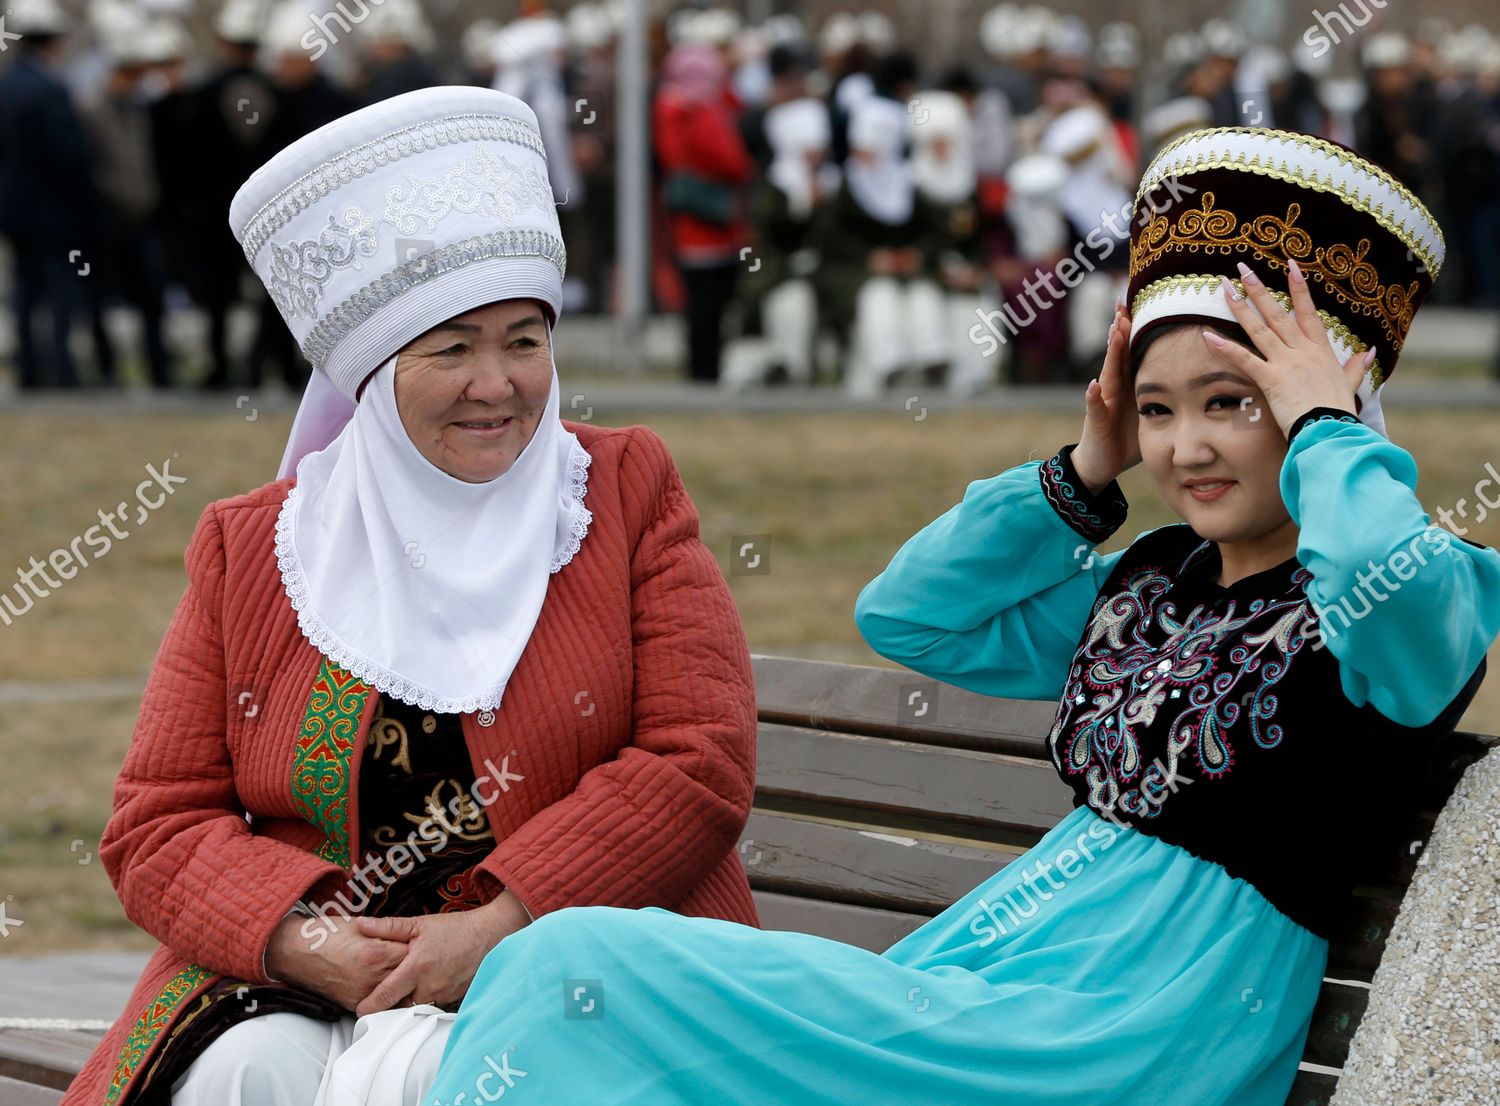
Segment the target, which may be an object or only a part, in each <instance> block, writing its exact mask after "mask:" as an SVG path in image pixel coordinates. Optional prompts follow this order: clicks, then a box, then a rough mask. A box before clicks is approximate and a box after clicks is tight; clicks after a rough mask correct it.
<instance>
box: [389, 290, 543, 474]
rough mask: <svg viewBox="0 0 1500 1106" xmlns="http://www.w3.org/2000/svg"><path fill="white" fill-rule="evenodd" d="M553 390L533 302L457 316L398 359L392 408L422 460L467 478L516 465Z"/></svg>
mask: <svg viewBox="0 0 1500 1106" xmlns="http://www.w3.org/2000/svg"><path fill="white" fill-rule="evenodd" d="M551 388H552V351H551V334H550V332H549V331H548V329H547V320H546V316H545V314H544V312H543V308H542V305H541V304H540V303H539V302H538V301H536V300H530V299H516V300H501V301H500V302H498V303H491V304H487V305H485V306H484V307H477V308H475V309H474V310H473V311H468V312H465V313H464V314H462V315H456V316H454V317H453V318H451V319H449V320H447V321H446V322H443V323H439V324H438V325H437V326H435V327H433V328H432V329H431V330H429V331H427V332H426V333H425V334H423V335H422V336H421V337H419V338H416V339H414V340H413V341H412V342H410V343H409V344H408V345H407V346H406V347H405V348H404V349H403V350H402V351H401V354H400V356H399V357H398V358H397V360H396V409H397V410H398V411H399V412H400V415H401V425H402V426H403V427H405V429H406V434H407V437H409V438H410V439H411V440H412V444H413V445H415V446H416V447H417V449H418V450H419V451H421V454H422V456H423V457H426V458H427V460H429V461H431V462H432V463H433V464H434V465H436V466H437V467H438V468H440V469H442V470H443V471H444V472H446V473H447V474H448V475H449V476H452V477H455V478H456V479H459V480H465V481H468V482H469V483H471V484H478V483H484V482H485V481H488V480H493V479H495V478H496V477H497V476H500V475H502V474H503V473H504V472H506V471H507V470H508V469H509V468H510V466H511V465H513V464H515V461H516V458H517V457H519V456H520V455H521V451H522V450H523V449H525V448H526V443H527V442H529V441H530V440H531V437H532V435H533V434H535V433H536V428H537V426H538V425H540V423H541V419H542V414H543V412H544V411H545V409H546V405H547V396H548V394H549V392H550V391H551Z"/></svg>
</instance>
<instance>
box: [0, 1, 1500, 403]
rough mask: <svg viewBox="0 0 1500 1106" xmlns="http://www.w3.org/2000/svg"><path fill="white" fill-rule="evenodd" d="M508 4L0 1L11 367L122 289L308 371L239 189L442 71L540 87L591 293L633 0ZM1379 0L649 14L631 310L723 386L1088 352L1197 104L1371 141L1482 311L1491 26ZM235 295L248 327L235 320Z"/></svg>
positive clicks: (105, 351) (246, 382) (604, 287)
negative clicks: (916, 46)
mask: <svg viewBox="0 0 1500 1106" xmlns="http://www.w3.org/2000/svg"><path fill="white" fill-rule="evenodd" d="M531 3H532V0H526V2H523V4H522V7H521V11H522V14H521V16H520V17H519V18H516V19H514V20H511V21H510V22H507V23H503V24H502V23H499V22H495V21H491V20H488V19H478V20H474V21H468V22H465V23H464V25H462V26H446V25H440V26H434V25H433V23H432V22H431V19H432V14H431V13H430V12H427V11H424V9H423V8H422V7H421V6H419V5H418V4H417V3H416V2H415V0H339V2H338V3H337V4H335V5H334V6H333V7H331V8H324V7H322V6H310V4H309V2H308V0H277V2H267V0H228V2H227V3H225V4H223V5H222V6H216V7H214V8H213V10H212V11H200V10H198V9H197V8H195V7H194V5H193V3H192V0H153V2H148V0H138V2H127V0H94V2H93V3H91V4H90V5H89V6H88V8H87V10H86V13H85V14H84V15H83V16H81V17H79V18H70V17H69V15H68V12H67V10H65V9H64V8H62V7H60V6H59V4H58V0H12V6H11V7H9V8H7V23H6V27H5V29H6V31H7V32H8V34H7V39H8V40H9V41H8V45H9V47H10V49H8V50H7V51H6V56H5V57H4V58H0V234H3V235H4V237H5V238H6V239H7V241H8V245H9V247H10V249H11V253H12V255H13V260H14V279H13V282H12V287H11V293H12V298H13V306H14V311H13V312H12V318H13V319H14V326H15V328H16V341H15V349H16V365H17V380H18V384H19V386H20V387H22V388H24V389H30V388H38V387H69V386H77V385H79V384H94V385H109V384H111V383H113V382H114V381H115V380H116V379H117V368H116V365H117V361H118V355H117V352H116V350H115V349H114V348H113V346H114V339H113V336H112V334H111V333H110V331H109V329H108V328H106V327H105V326H104V323H103V319H104V312H105V311H106V310H111V309H119V308H122V307H123V308H126V309H128V311H129V312H130V313H132V314H134V315H136V316H138V318H139V320H140V326H139V327H138V328H137V332H138V333H139V334H140V335H141V348H140V350H139V356H140V357H141V359H142V360H143V362H144V363H145V365H146V368H147V371H148V374H149V378H150V380H151V382H152V384H153V385H155V386H156V387H161V388H166V387H173V386H186V385H191V386H197V387H205V388H226V387H231V386H234V387H242V386H249V387H257V386H260V385H261V384H262V383H263V381H264V379H265V378H267V377H279V378H280V379H282V380H284V381H285V383H286V384H287V385H288V386H289V387H292V388H298V387H300V386H301V385H302V384H303V383H304V382H305V380H306V375H307V371H308V369H307V366H306V363H305V362H304V361H303V360H302V357H301V354H300V352H299V351H298V350H297V349H296V347H295V344H294V343H293V342H292V339H291V336H290V334H289V333H288V331H287V329H286V327H285V326H284V325H283V324H282V323H281V321H280V319H279V317H278V316H277V314H276V311H275V308H274V306H273V305H272V304H271V303H270V301H269V300H268V299H267V298H266V297H265V296H264V294H263V293H262V292H261V291H260V288H259V285H258V284H257V282H255V281H254V280H253V278H251V276H250V273H249V270H248V267H247V266H246V263H245V260H244V258H243V256H242V254H241V253H240V252H239V247H238V246H237V244H236V243H235V241H234V239H233V237H232V236H231V234H230V231H229V228H228V224H227V218H226V217H227V212H228V209H229V202H230V198H231V197H232V196H233V194H234V192H235V190H236V189H237V188H238V187H239V185H240V184H241V183H242V182H243V181H244V180H245V179H246V177H248V176H249V174H250V173H251V171H252V170H254V169H255V168H256V167H257V166H258V165H259V164H261V163H262V162H264V161H265V160H266V159H267V158H269V157H270V156H271V155H272V154H274V153H275V152H276V151H278V150H279V149H281V148H282V147H284V146H285V145H287V144H288V143H290V142H292V141H294V140H295V139H297V138H299V137H300V136H302V135H304V134H307V133H308V132H310V131H312V130H314V129H315V128H317V127H319V126H321V125H322V124H324V123H326V122H328V121H329V120H331V119H334V118H336V117H337V116H339V115H342V114H344V113H346V112H348V111H350V110H352V109H354V108H356V107H359V106H361V105H364V104H368V103H373V102H375V101H378V100H382V99H384V98H386V97H389V96H393V95H396V94H399V93H402V92H407V91H410V90H412V89H415V88H421V87H424V86H428V85H433V84H443V83H473V84H483V85H487V86H491V87H494V88H497V89H500V90H502V91H505V92H509V93H512V94H514V95H516V96H519V97H521V98H522V99H524V100H525V101H526V102H527V103H528V104H530V105H531V106H532V108H533V109H534V110H535V112H536V114H537V119H538V123H539V126H540V130H541V134H542V139H543V141H544V143H545V145H546V148H547V156H548V167H549V174H550V176H551V179H552V185H553V190H554V194H555V199H556V201H557V203H558V205H559V207H558V212H559V217H560V219H561V221H562V227H563V235H564V239H565V241H566V243H567V248H568V278H567V282H566V285H565V289H564V296H565V300H564V310H565V311H566V312H570V313H588V312H608V311H610V310H611V308H612V306H613V304H614V302H615V299H616V295H617V291H618V281H619V272H618V269H619V267H618V264H617V258H616V256H615V230H616V227H615V221H616V210H615V203H616V171H617V164H616V141H617V135H616V108H617V100H618V97H617V81H618V74H617V72H616V57H615V47H616V43H617V40H618V37H619V33H620V27H621V19H622V15H623V11H622V5H621V4H620V3H619V2H618V0H606V2H605V3H594V2H593V0H582V2H579V3H575V4H573V5H572V6H570V7H569V8H568V9H567V10H566V12H565V13H563V14H561V15H556V14H550V13H548V12H547V11H545V10H543V9H541V8H540V7H536V6H529V5H530V4H531ZM449 10H451V6H450V7H449ZM1367 15H1368V13H1367ZM1367 22H1369V23H1370V25H1369V26H1367V27H1355V26H1353V25H1351V24H1349V23H1348V21H1347V20H1345V21H1344V23H1345V28H1347V29H1345V28H1340V27H1339V26H1337V25H1336V24H1335V25H1331V26H1330V25H1328V24H1327V23H1324V24H1317V25H1313V26H1311V27H1309V28H1308V29H1307V32H1306V33H1305V34H1302V35H1300V36H1299V37H1298V39H1297V45H1296V47H1295V48H1294V49H1293V50H1292V51H1290V52H1287V51H1283V50H1281V49H1279V48H1277V47H1274V46H1270V45H1265V44H1258V43H1253V42H1251V41H1249V40H1248V39H1247V38H1246V36H1245V35H1244V34H1243V33H1242V32H1241V31H1240V30H1239V29H1238V28H1237V27H1236V26H1235V25H1233V24H1231V23H1228V22H1226V21H1222V20H1213V21H1210V22H1209V23H1207V24H1205V25H1204V26H1203V27H1201V28H1199V29H1197V30H1193V31H1179V32H1177V33H1174V34H1172V35H1170V36H1167V37H1165V38H1161V37H1158V36H1153V37H1151V38H1150V40H1149V42H1148V41H1146V40H1144V39H1143V36H1142V34H1141V31H1140V30H1139V29H1138V28H1137V27H1135V26H1133V25H1131V24H1129V23H1125V22H1113V23H1107V24H1105V25H1103V26H1099V27H1097V28H1095V27H1091V26H1090V25H1089V24H1088V23H1086V22H1085V21H1083V20H1081V19H1079V18H1076V17H1065V16H1059V15H1056V14H1055V13H1053V12H1051V11H1050V10H1049V9H1046V8H1043V7H1040V6H1036V5H1016V4H1011V3H1002V4H1000V5H999V6H997V7H994V8H992V9H989V10H987V11H985V12H984V13H983V14H982V15H981V16H980V18H979V20H978V24H977V35H968V34H965V35H960V36H955V37H953V38H952V39H950V42H951V45H950V47H949V48H947V49H945V50H941V51H938V50H929V51H924V52H923V53H921V54H918V53H916V52H914V51H912V50H910V49H908V48H906V47H905V46H904V45H903V44H902V43H901V42H900V40H899V38H898V34H897V30H896V27H895V26H894V25H893V23H892V22H891V20H890V19H889V18H887V17H886V16H884V15H882V14H880V13H878V12H874V11H863V12H859V13H857V14H856V13H838V14H835V15H833V16H831V17H830V18H828V19H827V20H826V21H824V22H823V23H822V24H821V26H818V27H815V28H813V27H808V26H806V25H805V24H804V22H803V21H802V20H801V19H800V18H799V17H797V16H795V15H790V14H780V15H774V16H771V17H770V18H768V19H766V20H765V21H764V22H762V23H760V24H758V25H751V24H748V23H746V22H745V21H744V19H743V18H742V17H741V16H740V15H738V14H737V13H736V12H734V11H732V10H729V9H726V8H704V7H684V8H680V9H678V10H675V11H673V12H671V13H670V14H668V15H667V16H666V17H665V18H664V19H659V20H654V21H653V22H652V24H651V25H650V27H649V28H648V42H649V52H650V73H649V74H642V79H643V81H644V82H646V87H647V89H648V96H649V99H650V122H651V141H650V150H651V165H650V173H651V180H652V190H651V196H652V198H651V203H652V219H651V225H652V234H651V236H650V248H651V258H650V303H651V306H652V309H653V310H655V311H663V312H673V313H680V314H681V316H682V317H683V320H684V327H685V335H686V342H685V348H686V351H687V352H686V365H685V375H686V376H687V377H688V378H690V379H692V380H695V381H701V382H716V383H718V384H719V385H720V386H722V387H725V388H728V389H743V388H749V387H757V386H762V385H767V384H775V383H780V382H795V383H802V384H812V383H817V382H824V383H837V384H838V385H839V386H841V387H843V388H844V389H845V390H847V391H848V392H849V393H850V394H852V395H861V396H870V395H878V394H880V393H881V392H882V391H883V390H885V389H886V388H887V387H889V386H890V385H891V384H892V383H893V382H894V381H896V380H897V379H898V378H917V379H922V380H925V381H927V382H930V383H934V384H939V383H940V384H942V385H944V386H946V387H947V388H948V389H950V390H951V391H953V392H954V393H957V394H963V395H972V394H975V393H978V392H981V391H983V390H986V389H988V388H990V387H993V386H996V385H998V384H1004V383H1010V384H1040V383H1060V382H1068V381H1076V380H1081V379H1087V378H1088V377H1089V376H1092V375H1093V372H1094V370H1095V368H1096V367H1097V364H1098V360H1099V357H1100V356H1101V355H1102V350H1103V347H1104V342H1105V336H1106V329H1107V327H1108V325H1109V320H1110V318H1111V313H1112V305H1113V303H1114V302H1115V299H1116V297H1117V296H1118V295H1119V294H1121V293H1122V291H1123V290H1124V286H1125V283H1126V268H1127V264H1128V258H1127V253H1128V250H1127V248H1126V247H1127V244H1128V238H1129V219H1130V210H1131V206H1132V203H1133V199H1134V193H1135V184H1136V181H1137V180H1138V178H1139V174H1140V170H1141V168H1142V167H1143V165H1144V164H1145V162H1146V161H1147V160H1148V159H1149V158H1150V157H1151V156H1152V154H1154V153H1155V152H1156V151H1157V150H1158V149H1160V148H1161V147H1162V146H1163V145H1165V144H1166V143H1168V142H1170V141H1172V140H1173V139H1174V138H1175V137H1177V136H1179V135H1181V134H1183V133H1185V132H1187V131H1189V130H1193V129H1196V128H1199V127H1204V126H1233V125H1238V126H1275V127H1283V128H1290V129H1294V130H1299V131H1305V132H1308V133H1311V134H1315V135H1319V136H1322V137H1325V138H1328V139H1332V140H1335V141H1338V142H1342V143H1345V144H1347V145H1351V146H1353V147H1355V148H1356V149H1358V150H1359V151H1361V152H1362V153H1364V154H1365V155H1366V156H1368V157H1370V158H1371V159H1373V160H1374V161H1376V162H1377V163H1379V164H1381V165H1383V166H1384V167H1385V168H1386V169H1387V170H1388V171H1390V172H1391V173H1392V174H1393V175H1394V176H1395V177H1397V178H1398V179H1399V180H1401V181H1402V182H1403V183H1405V184H1406V185H1407V186H1408V187H1410V188H1411V189H1412V190H1413V191H1414V192H1416V193H1417V195H1418V196H1419V197H1421V198H1422V199H1423V200H1424V201H1425V202H1426V203H1427V204H1428V205H1429V206H1430V207H1432V208H1433V210H1434V212H1435V213H1436V215H1437V217H1438V219H1439V222H1440V224H1441V225H1442V227H1443V228H1444V231H1445V233H1446V236H1447V239H1448V247H1449V253H1448V261H1447V264H1446V266H1445V274H1444V277H1443V279H1442V280H1441V281H1439V282H1438V284H1437V286H1436V290H1435V293H1434V299H1435V300H1436V301H1438V302H1447V303H1450V304H1467V305H1472V306H1475V307H1482V308H1487V309H1494V308H1496V307H1500V39H1497V38H1496V37H1495V35H1493V34H1492V33H1491V32H1490V31H1488V30H1487V29H1485V28H1483V27H1479V26H1469V27H1464V28H1460V29H1454V28H1452V27H1449V26H1447V25H1445V24H1442V23H1441V22H1438V21H1433V20H1429V21H1426V22H1423V23H1422V24H1420V26H1419V27H1418V28H1417V29H1416V31H1415V33H1412V34H1410V35H1408V34H1404V33H1399V32H1395V31H1390V30H1382V29H1379V28H1378V27H1377V26H1376V25H1375V23H1374V22H1372V21H1370V20H1368V19H1367ZM17 35H19V36H20V37H19V38H17V37H15V36H17ZM929 54H932V55H935V54H942V55H944V56H928V55H929ZM1336 62H1338V63H1339V64H1337V65H1336V64H1335V63H1336ZM1069 266H1071V271H1069ZM1064 273H1066V274H1067V275H1064ZM1059 277H1061V278H1062V279H1061V281H1060V282H1059V281H1058V279H1057V278H1059ZM1069 277H1073V278H1076V279H1069ZM1060 285H1061V286H1060ZM242 305H243V306H248V307H249V308H250V309H251V312H252V313H253V316H254V318H255V319H256V326H255V334H254V338H253V341H249V342H244V343H232V342H230V341H229V319H230V314H231V312H232V311H233V310H234V309H235V308H236V307H240V306H242ZM189 309H193V310H197V311H199V312H201V313H202V314H203V316H204V317H205V318H206V320H207V327H206V334H207V340H206V342H205V343H204V344H203V349H202V350H201V351H200V350H197V349H194V350H192V351H187V350H174V349H172V348H171V343H170V342H169V340H168V336H167V331H168V328H167V327H165V326H164V319H165V318H166V317H167V316H168V315H169V314H170V313H172V312H174V311H179V310H189ZM75 325H76V326H77V327H78V328H79V330H80V332H81V333H85V334H87V335H90V336H91V338H92V347H93V352H94V356H93V357H92V358H91V359H90V361H91V364H90V366H89V368H90V369H91V370H92V371H90V372H81V371H80V368H79V366H78V365H76V364H75V363H74V357H73V353H72V351H71V346H70V342H69V336H70V334H71V332H72V330H73V328H74V327H75ZM87 344H88V342H87V339H81V340H80V345H84V346H86V345H87Z"/></svg>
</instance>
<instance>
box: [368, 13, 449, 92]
mask: <svg viewBox="0 0 1500 1106" xmlns="http://www.w3.org/2000/svg"><path fill="white" fill-rule="evenodd" d="M368 11H369V13H370V14H369V15H368V16H367V17H366V19H365V20H364V22H363V23H362V24H360V25H359V33H358V36H357V41H358V42H359V44H360V46H361V50H362V53H363V62H364V68H363V77H362V84H363V89H362V91H363V93H364V95H363V100H364V102H365V103H366V104H373V103H375V102H377V101H379V100H388V99H390V98H391V97H392V96H399V95H401V94H402V93H403V92H414V91H416V90H417V89H419V88H430V87H432V86H433V85H435V84H440V83H442V78H441V77H439V75H438V71H437V69H436V68H435V67H434V66H433V64H432V61H431V59H430V56H429V55H430V54H431V53H432V50H433V47H434V46H435V45H436V39H435V37H434V35H433V33H432V28H431V27H430V26H429V25H428V23H427V17H426V16H424V15H423V14H422V8H421V7H420V6H419V5H418V4H417V2H416V0H380V3H379V4H378V5H376V4H370V5H368Z"/></svg>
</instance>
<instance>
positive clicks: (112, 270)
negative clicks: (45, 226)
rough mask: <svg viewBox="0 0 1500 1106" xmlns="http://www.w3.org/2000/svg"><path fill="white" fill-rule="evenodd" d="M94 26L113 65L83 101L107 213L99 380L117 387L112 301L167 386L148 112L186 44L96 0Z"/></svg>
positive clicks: (160, 241)
mask: <svg viewBox="0 0 1500 1106" xmlns="http://www.w3.org/2000/svg"><path fill="white" fill-rule="evenodd" d="M91 21H92V22H93V23H94V26H95V31H96V33H97V34H98V37H99V39H100V41H101V42H102V43H103V44H104V46H105V50H106V52H107V54H108V56H109V59H110V68H109V71H108V73H107V75H106V76H105V79H104V82H103V84H101V85H100V86H99V88H98V89H97V90H95V92H94V93H93V94H92V95H90V96H88V97H86V98H85V99H84V101H83V103H82V105H81V108H82V114H83V119H84V123H85V127H86V130H87V134H88V137H89V142H90V146H91V148H92V151H93V162H94V173H95V180H96V182H97V184H98V188H99V194H100V201H101V203H102V205H103V207H102V214H103V216H104V218H103V220H102V224H101V233H100V235H99V244H98V254H99V256H98V258H97V260H96V263H95V266H94V269H95V273H94V275H93V277H92V284H91V287H92V288H93V289H94V290H95V295H94V296H93V297H92V307H93V312H92V313H93V322H94V326H95V334H96V345H97V348H98V351H99V370H100V375H101V377H102V380H103V382H104V383H108V384H113V383H115V382H116V378H115V363H116V358H115V352H114V347H113V342H112V339H111V338H110V336H109V335H108V333H107V332H106V330H105V326H104V319H103V312H104V310H105V309H106V308H108V307H110V306H111V305H112V304H113V303H114V302H115V301H119V302H122V303H124V304H126V305H128V306H129V307H130V308H131V309H132V310H133V312H134V313H135V315H136V316H137V317H138V319H139V323H140V328H141V334H142V337H143V345H144V352H145V362H146V368H147V371H148V374H149V379H150V382H151V385H152V386H153V387H156V388H168V387H171V386H172V384H173V382H174V381H173V377H174V375H175V374H174V373H173V371H172V370H171V368H170V366H169V364H168V354H167V349H166V343H165V341H164V339H163V332H162V326H163V314H164V310H165V300H166V286H167V258H166V247H165V242H164V234H163V227H162V212H163V206H162V189H161V178H160V175H159V173H158V165H157V161H156V153H157V150H158V149H159V145H160V144H159V143H158V141H157V139H156V137H155V134H154V130H155V127H156V126H157V125H159V122H160V121H159V119H158V118H157V117H156V116H155V114H154V108H155V106H156V104H158V103H160V102H161V101H162V99H163V98H164V97H166V96H169V95H176V94H177V92H178V90H179V88H180V85H181V68H180V67H181V64H182V62H183V61H184V59H185V58H186V56H187V53H188V50H189V46H188V42H187V38H186V35H185V34H184V32H183V31H182V28H181V27H180V26H179V25H178V24H177V23H176V22H174V21H172V20H170V19H167V18H165V17H158V18H155V19H148V18H147V17H146V16H144V15H143V14H141V13H140V12H139V11H138V10H136V9H134V8H131V7H129V6H127V5H125V4H122V3H119V2H118V0H96V3H95V4H94V5H93V7H92V10H91Z"/></svg>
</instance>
